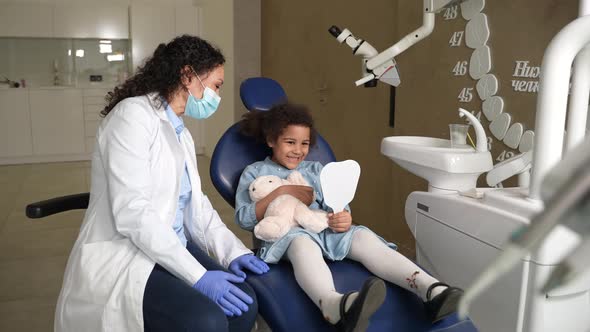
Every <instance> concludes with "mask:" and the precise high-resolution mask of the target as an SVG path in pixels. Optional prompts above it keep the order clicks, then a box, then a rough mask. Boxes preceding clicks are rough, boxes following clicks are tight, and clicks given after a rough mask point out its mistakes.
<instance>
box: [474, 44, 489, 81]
mask: <svg viewBox="0 0 590 332" xmlns="http://www.w3.org/2000/svg"><path fill="white" fill-rule="evenodd" d="M491 69H492V56H491V53H490V48H489V47H488V46H487V45H484V46H481V47H478V48H476V49H475V51H473V54H471V59H470V60H469V75H470V76H471V78H473V79H474V80H479V79H480V78H482V77H483V75H485V74H487V73H488V72H489V71H490V70H491Z"/></svg>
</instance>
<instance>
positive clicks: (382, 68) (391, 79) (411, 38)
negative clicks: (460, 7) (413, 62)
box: [328, 0, 465, 87]
mask: <svg viewBox="0 0 590 332" xmlns="http://www.w3.org/2000/svg"><path fill="white" fill-rule="evenodd" d="M463 1H465V0H424V12H423V14H422V22H423V23H422V26H421V27H419V28H418V29H416V30H414V31H412V32H411V33H409V34H407V35H406V36H405V37H404V38H402V39H401V40H400V41H398V42H397V43H395V44H394V45H393V46H391V47H390V48H388V49H386V50H385V51H383V52H381V53H379V54H377V50H375V48H374V47H373V46H371V45H370V44H369V43H367V42H366V41H364V40H363V39H360V38H359V39H357V38H355V37H354V36H353V35H352V33H351V32H350V31H349V30H348V29H344V30H340V29H339V28H338V27H336V26H334V25H333V26H332V27H331V28H330V29H329V30H328V31H329V32H330V33H331V34H332V35H333V36H334V37H336V40H338V42H340V43H343V42H345V41H346V44H347V45H348V46H350V47H351V48H352V49H353V52H352V53H353V54H354V55H360V56H362V57H363V60H362V65H363V72H362V75H363V78H361V79H360V80H358V81H356V82H355V84H356V85H357V86H359V85H361V84H365V86H366V87H374V86H376V85H377V80H380V81H382V82H384V83H387V84H389V85H392V86H398V85H399V84H400V82H401V81H400V79H399V73H398V71H397V69H396V63H395V59H394V57H395V56H397V55H399V54H400V53H402V52H403V51H405V50H407V49H408V48H410V47H411V46H412V45H414V44H416V43H417V42H419V41H421V40H422V39H424V38H426V37H427V36H428V35H430V34H431V33H432V31H433V30H434V21H435V17H434V15H435V13H437V12H438V11H440V10H441V9H444V8H446V7H449V6H451V5H454V4H457V3H460V2H463Z"/></svg>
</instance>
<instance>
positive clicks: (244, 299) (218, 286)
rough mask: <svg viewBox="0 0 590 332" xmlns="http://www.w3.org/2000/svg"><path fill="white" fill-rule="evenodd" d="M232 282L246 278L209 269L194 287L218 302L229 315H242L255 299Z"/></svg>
mask: <svg viewBox="0 0 590 332" xmlns="http://www.w3.org/2000/svg"><path fill="white" fill-rule="evenodd" d="M232 282H237V283H242V282H244V278H240V277H238V276H235V275H233V274H231V273H227V272H224V271H207V272H205V274H203V276H202V277H201V279H199V281H197V282H196V283H195V284H194V285H193V288H195V289H196V290H198V291H199V292H201V293H203V294H205V295H206V296H207V297H208V298H210V299H211V300H213V302H215V303H217V305H219V306H220V307H221V309H222V310H223V312H224V313H225V314H226V315H227V316H230V317H231V316H234V315H235V316H241V315H242V312H245V311H248V304H252V303H253V302H254V300H252V298H251V297H250V296H249V295H248V294H246V293H244V291H242V290H241V289H239V288H238V287H236V286H235V285H233V284H232Z"/></svg>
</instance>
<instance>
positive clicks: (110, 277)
mask: <svg viewBox="0 0 590 332" xmlns="http://www.w3.org/2000/svg"><path fill="white" fill-rule="evenodd" d="M224 62H225V59H224V57H223V55H222V54H221V52H220V51H219V50H218V49H217V48H214V47H213V46H211V45H210V44H209V43H208V42H207V41H205V40H202V39H200V38H198V37H194V36H188V35H184V36H181V37H178V38H176V39H174V40H172V41H171V42H170V43H168V44H160V45H159V46H158V48H157V49H156V50H155V52H154V54H153V56H152V57H151V58H150V59H148V60H147V62H145V64H144V65H143V67H141V68H139V69H138V71H137V74H135V75H134V76H133V77H131V78H130V79H129V80H127V81H126V82H125V83H123V84H122V85H120V86H118V87H116V88H115V90H114V91H113V92H110V93H109V95H108V97H107V101H108V105H107V106H106V107H105V108H104V110H102V112H101V114H102V115H103V116H104V119H103V120H102V123H101V125H100V127H99V129H98V133H97V138H96V147H95V151H94V154H93V157H92V183H91V189H90V203H89V206H88V210H87V211H86V216H85V218H84V221H83V223H82V226H81V229H80V234H79V236H78V239H77V240H76V243H75V244H74V247H73V249H72V252H71V254H70V257H69V260H68V264H67V267H66V271H65V275H64V281H63V286H62V289H61V293H60V295H59V300H58V303H57V308H56V314H55V330H56V331H76V332H79V331H109V332H111V331H144V330H145V331H197V330H198V331H250V330H251V328H252V326H253V325H254V321H255V318H256V313H257V308H258V307H257V302H256V297H255V295H254V292H253V290H252V289H251V288H250V287H249V286H248V285H247V284H246V283H244V279H245V277H246V274H245V272H244V271H245V270H250V271H252V272H254V273H258V274H262V273H265V272H267V271H268V266H267V265H266V264H265V263H264V262H263V261H261V260H260V259H258V258H256V256H254V255H252V252H251V251H250V250H249V249H247V248H246V247H245V246H244V244H243V243H242V242H241V241H240V240H238V238H237V237H236V236H235V235H234V234H233V233H232V232H230V231H229V230H228V229H227V228H226V226H225V225H224V224H223V222H222V221H221V219H220V218H219V215H218V214H217V212H216V211H215V210H214V209H213V207H212V206H211V203H210V202H209V199H208V198H207V196H205V195H204V194H203V193H202V192H201V180H200V178H199V174H198V171H197V160H196V155H195V147H194V142H193V140H192V138H191V135H190V133H189V132H188V130H187V129H186V128H184V125H183V121H182V116H190V117H193V118H197V119H204V118H207V117H209V116H210V115H211V114H212V113H213V112H215V110H216V109H217V106H218V104H219V102H220V97H219V95H218V94H219V88H220V87H221V85H222V84H223V78H224V70H223V64H224ZM209 255H211V256H212V257H214V258H211V257H210V256H209Z"/></svg>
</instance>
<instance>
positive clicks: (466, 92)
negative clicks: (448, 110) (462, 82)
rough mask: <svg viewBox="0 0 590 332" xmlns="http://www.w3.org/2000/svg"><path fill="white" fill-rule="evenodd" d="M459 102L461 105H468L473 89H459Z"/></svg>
mask: <svg viewBox="0 0 590 332" xmlns="http://www.w3.org/2000/svg"><path fill="white" fill-rule="evenodd" d="M457 99H459V102H461V103H468V102H470V101H471V100H472V99H473V88H463V89H461V93H459V96H458V97H457Z"/></svg>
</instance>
